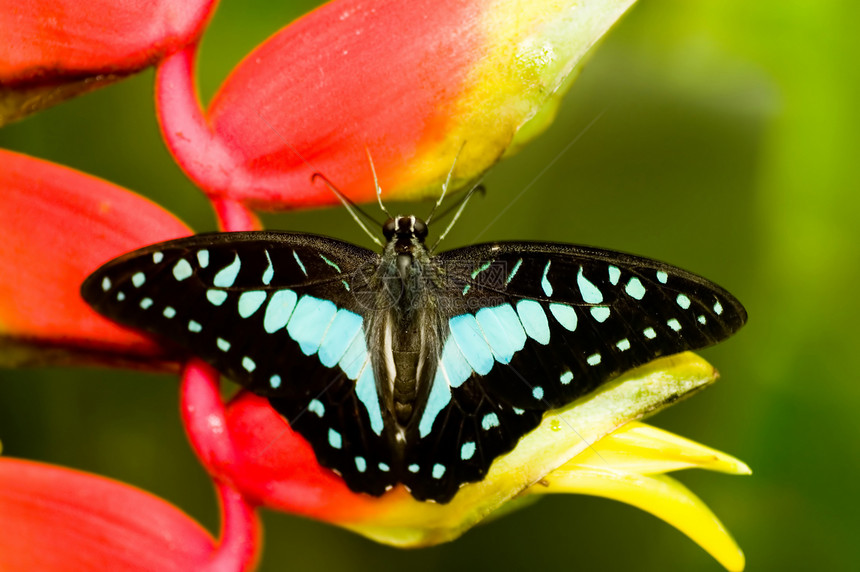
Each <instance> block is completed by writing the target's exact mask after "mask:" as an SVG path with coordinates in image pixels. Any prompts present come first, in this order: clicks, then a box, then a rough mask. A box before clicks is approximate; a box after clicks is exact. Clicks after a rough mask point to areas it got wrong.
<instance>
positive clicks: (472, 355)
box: [448, 314, 494, 375]
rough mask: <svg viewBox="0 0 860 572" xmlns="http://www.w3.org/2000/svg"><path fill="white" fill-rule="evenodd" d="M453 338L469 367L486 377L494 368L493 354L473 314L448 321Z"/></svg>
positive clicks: (455, 317)
mask: <svg viewBox="0 0 860 572" xmlns="http://www.w3.org/2000/svg"><path fill="white" fill-rule="evenodd" d="M448 324H449V326H450V328H451V336H452V337H453V338H454V340H455V341H456V342H457V346H459V348H460V351H461V352H463V356H464V357H465V358H466V361H468V362H469V365H471V366H472V369H474V370H475V371H476V372H477V373H478V374H480V375H486V374H488V373H490V370H491V369H492V368H493V361H494V360H493V352H492V351H491V350H490V346H489V345H488V344H487V340H486V339H485V338H484V334H483V332H481V327H480V326H478V321H477V320H476V319H475V316H473V315H472V314H463V315H461V316H454V317H453V318H451V319H450V320H449V321H448Z"/></svg>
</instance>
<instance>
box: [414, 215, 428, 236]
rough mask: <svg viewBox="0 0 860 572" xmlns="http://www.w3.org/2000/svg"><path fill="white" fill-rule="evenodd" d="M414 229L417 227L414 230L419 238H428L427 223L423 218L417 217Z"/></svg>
mask: <svg viewBox="0 0 860 572" xmlns="http://www.w3.org/2000/svg"><path fill="white" fill-rule="evenodd" d="M414 229H415V231H414V232H415V236H417V237H418V238H420V239H422V240H423V239H425V238H427V224H426V223H425V222H424V221H423V220H421V219H420V218H416V219H415V226H414Z"/></svg>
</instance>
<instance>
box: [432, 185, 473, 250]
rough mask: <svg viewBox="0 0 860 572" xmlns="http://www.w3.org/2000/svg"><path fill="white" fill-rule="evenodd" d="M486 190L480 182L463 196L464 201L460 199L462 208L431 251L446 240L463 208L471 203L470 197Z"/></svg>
mask: <svg viewBox="0 0 860 572" xmlns="http://www.w3.org/2000/svg"><path fill="white" fill-rule="evenodd" d="M485 190H486V189H484V185H482V184H481V183H478V184H476V185H475V186H474V187H472V188H471V189H469V192H468V193H466V196H465V197H463V200H462V201H460V208H459V209H457V212H456V214H454V218H453V219H451V222H450V223H449V224H448V228H446V229H445V232H443V233H442V234H441V236H439V238H438V239H437V240H436V244H434V245H433V248H431V249H430V252H433V251H434V250H436V247H437V246H439V243H440V242H442V240H444V239H445V237H446V236H448V233H449V232H451V229H452V228H454V225H455V224H456V223H457V219H459V218H460V215H461V214H463V210H465V208H466V205H467V204H469V199H471V198H472V195H474V194H475V193H476V192H481V193H483V192H484V191H485Z"/></svg>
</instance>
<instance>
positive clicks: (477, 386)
mask: <svg viewBox="0 0 860 572" xmlns="http://www.w3.org/2000/svg"><path fill="white" fill-rule="evenodd" d="M436 262H437V264H438V271H439V272H440V273H441V274H442V275H443V276H444V284H445V287H444V288H445V293H444V294H441V295H440V297H441V298H442V300H441V301H440V303H439V307H440V308H445V309H447V311H448V315H447V316H446V318H447V320H448V325H449V332H448V336H447V338H446V339H445V340H444V343H443V349H442V356H441V359H440V360H439V367H438V371H437V375H436V377H435V379H434V383H433V389H432V390H431V392H430V398H429V399H428V403H427V407H426V409H425V411H424V414H423V418H422V420H421V421H422V422H421V424H419V426H418V428H417V433H418V435H415V436H414V437H413V442H414V445H413V447H412V448H411V450H410V451H409V452H407V456H408V457H410V458H414V459H416V460H418V459H420V460H421V464H420V467H419V469H420V472H418V471H416V476H415V478H413V479H409V478H408V476H407V479H406V480H407V484H408V485H409V486H410V487H411V488H412V490H413V494H415V493H416V491H417V492H418V494H417V495H416V496H417V497H418V498H421V497H422V496H423V497H427V498H434V499H440V500H444V499H446V498H450V496H452V495H453V494H454V493H456V491H457V487H459V485H460V484H462V483H464V482H470V481H475V480H479V479H481V478H482V477H483V476H484V475H485V474H486V471H487V470H488V469H489V466H490V464H491V463H492V461H493V459H495V458H496V457H497V456H498V455H500V454H503V453H505V452H507V451H509V450H510V449H512V448H513V447H514V446H515V445H516V443H517V441H518V440H519V439H520V438H521V437H522V436H523V435H525V434H526V433H528V432H529V431H531V430H532V429H534V428H535V427H536V426H537V425H538V424H539V423H540V420H541V417H542V415H543V413H544V412H545V411H548V410H550V409H555V408H558V407H562V406H564V405H566V404H569V403H571V402H572V401H574V400H576V399H577V398H579V397H582V396H583V395H586V394H587V393H589V392H590V391H592V390H594V389H595V388H597V387H598V386H600V385H601V384H603V383H605V382H607V381H609V380H611V379H613V378H614V377H616V376H618V375H619V374H621V373H622V372H624V371H626V370H629V369H632V368H634V367H637V366H639V365H642V364H645V363H647V362H649V361H651V360H653V359H655V358H657V357H660V356H662V355H670V354H674V353H679V352H682V351H687V350H696V349H700V348H703V347H706V346H709V345H712V344H714V343H717V342H718V341H721V340H722V339H725V338H726V337H728V336H730V335H731V334H732V333H734V332H735V331H736V330H737V329H739V328H740V327H741V326H742V325H743V324H744V322H745V321H746V312H745V311H744V309H743V307H742V306H741V305H740V303H739V302H738V301H737V300H736V299H735V298H734V297H733V296H732V295H731V294H729V293H728V292H726V291H725V290H723V289H722V288H720V287H719V286H717V285H715V284H713V283H711V282H709V281H707V280H705V279H703V278H701V277H699V276H696V275H694V274H691V273H689V272H686V271H684V270H681V269H679V268H675V267H673V266H669V265H666V264H663V263H660V262H657V261H654V260H650V259H645V258H640V257H636V256H631V255H626V254H621V253H617V252H611V251H605V250H600V249H593V248H587V247H574V246H569V245H555V244H547V243H501V244H486V245H476V246H471V247H466V248H462V249H457V250H454V251H449V252H445V253H443V254H441V255H439V256H438V257H437V258H436ZM434 471H435V474H434ZM433 477H438V478H435V479H434V478H433Z"/></svg>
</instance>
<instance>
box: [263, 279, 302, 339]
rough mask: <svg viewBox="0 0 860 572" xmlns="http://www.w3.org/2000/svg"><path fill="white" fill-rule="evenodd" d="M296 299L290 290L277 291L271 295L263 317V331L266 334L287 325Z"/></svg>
mask: <svg viewBox="0 0 860 572" xmlns="http://www.w3.org/2000/svg"><path fill="white" fill-rule="evenodd" d="M297 299H298V295H296V293H295V292H293V291H292V290H278V291H277V292H275V293H274V294H272V297H271V298H269V303H268V305H267V306H266V314H265V316H264V317H263V329H264V330H266V333H269V334H273V333H275V332H277V331H278V330H280V329H281V328H283V327H284V326H286V325H287V322H289V320H290V315H291V314H292V313H293V309H294V308H295V307H296V300H297Z"/></svg>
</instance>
